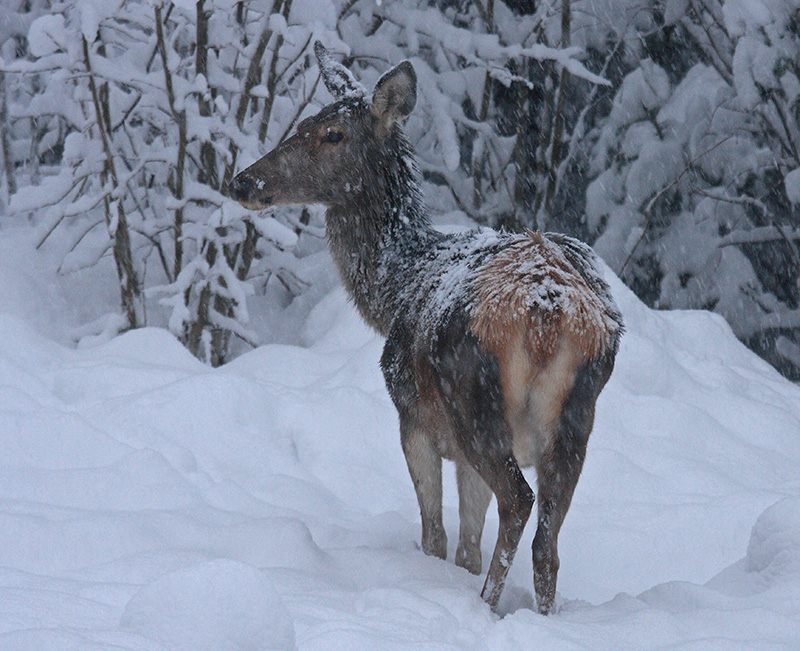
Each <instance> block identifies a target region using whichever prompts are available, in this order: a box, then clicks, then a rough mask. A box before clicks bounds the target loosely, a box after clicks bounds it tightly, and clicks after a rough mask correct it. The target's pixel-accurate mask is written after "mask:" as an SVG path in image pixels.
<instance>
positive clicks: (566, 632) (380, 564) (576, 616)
mask: <svg viewBox="0 0 800 651" xmlns="http://www.w3.org/2000/svg"><path fill="white" fill-rule="evenodd" d="M3 242H4V244H3V246H4V247H5V248H3V249H2V250H0V450H2V453H0V648H2V649H58V650H68V649H105V648H109V649H111V648H114V649H116V648H126V649H144V650H147V649H193V650H194V649H268V648H278V649H291V648H298V649H320V650H323V649H325V650H328V649H369V650H370V651H377V650H378V649H409V648H414V649H497V650H509V649H539V648H551V649H586V648H591V649H626V648H628V649H641V648H670V649H698V650H699V649H703V650H707V649H726V650H727V649H745V648H746V649H786V648H800V389H798V387H796V386H794V385H792V384H790V383H788V382H786V381H785V380H784V379H782V378H781V377H780V376H779V375H778V374H777V373H776V372H774V371H773V370H772V369H771V368H770V367H769V366H768V365H767V364H765V363H764V362H762V361H761V360H759V359H758V358H756V357H755V356H754V355H753V354H751V353H750V352H748V351H747V350H746V349H745V348H744V347H743V346H741V345H740V344H739V343H738V342H737V341H736V340H735V338H734V337H733V335H732V334H731V332H730V330H729V328H728V327H727V325H726V324H725V323H724V322H723V321H722V320H721V319H720V318H718V317H716V316H713V315H711V314H708V313H702V312H669V313H660V312H653V311H651V310H648V309H647V308H645V307H644V306H643V305H642V304H641V303H640V302H639V301H638V300H637V299H636V298H635V297H634V296H633V295H632V294H631V293H630V292H629V291H628V290H627V289H625V288H624V287H623V286H622V285H621V284H620V283H619V282H618V281H617V280H616V279H615V278H609V280H610V281H611V282H612V283H613V289H614V291H615V294H616V296H617V299H618V302H619V303H620V305H621V307H622V310H623V312H624V315H625V318H626V322H627V328H628V333H627V335H626V336H625V337H624V339H623V344H622V349H621V351H620V355H619V358H618V363H617V369H616V371H615V373H614V376H613V377H612V379H611V381H610V383H609V385H608V387H607V388H606V390H605V392H604V393H603V395H602V396H601V398H600V401H599V406H598V416H597V421H596V425H595V429H594V433H593V436H592V440H591V441H590V444H589V452H588V459H587V464H586V467H585V470H584V473H583V477H582V479H581V481H580V482H579V484H578V489H577V492H576V496H575V500H574V502H573V506H572V509H571V511H570V513H569V515H568V517H567V521H566V524H565V526H564V530H563V533H562V536H561V545H560V552H561V554H560V556H561V573H560V577H559V606H560V608H559V611H558V612H557V613H556V614H555V615H552V616H550V617H547V618H545V617H542V616H540V615H537V614H536V613H535V612H533V611H532V610H531V606H532V597H531V588H532V570H531V560H530V553H529V551H527V550H529V549H530V544H531V540H532V536H533V523H531V524H530V525H529V527H528V529H527V530H526V536H525V538H524V539H523V543H522V548H521V551H520V553H519V554H518V556H517V560H516V563H515V565H514V566H513V568H512V571H511V576H510V582H509V584H508V586H507V588H506V592H505V594H504V598H503V601H502V602H501V611H502V613H501V615H502V616H499V617H498V616H495V615H492V614H491V613H490V612H489V610H488V608H487V607H486V606H485V604H484V603H483V602H482V601H481V600H480V598H479V596H478V593H479V590H480V586H481V584H482V578H478V577H473V576H471V575H469V574H467V573H466V572H465V571H464V570H461V569H459V568H457V567H455V565H453V563H452V561H447V562H442V561H440V560H436V559H433V558H429V557H426V556H425V555H424V554H423V553H422V552H421V551H420V550H419V548H418V540H419V534H420V524H419V515H418V511H417V504H416V498H415V496H414V491H413V488H412V485H411V480H410V479H409V477H408V473H407V470H406V467H405V461H404V459H403V455H402V452H401V450H400V444H399V438H398V432H397V418H396V415H395V411H394V409H393V407H392V405H391V402H390V400H389V398H388V396H387V394H386V391H385V389H384V387H383V382H382V379H381V375H380V371H379V369H378V358H379V356H380V350H381V345H382V342H381V340H380V339H379V338H378V337H377V336H375V335H374V334H372V333H371V332H370V331H368V330H367V329H366V327H365V326H363V325H362V324H361V322H360V321H359V318H358V316H357V315H356V313H355V312H354V310H353V309H352V308H351V307H350V306H349V305H348V304H347V301H346V300H345V297H344V295H343V293H342V291H341V290H334V291H333V292H331V293H330V294H329V295H328V296H327V297H326V298H325V299H323V300H322V302H321V303H319V304H318V305H317V306H316V308H315V309H314V311H313V312H312V313H311V316H310V318H309V319H308V320H307V321H306V323H305V325H304V330H303V332H302V337H301V338H302V340H303V341H305V343H306V346H305V347H298V346H288V345H268V346H263V347H261V348H259V349H257V350H254V351H252V352H249V353H247V354H244V355H242V356H241V357H239V358H238V359H236V360H235V361H233V362H232V363H230V364H228V365H227V366H225V367H224V368H221V369H218V370H212V369H210V368H208V367H206V366H204V365H202V364H200V363H199V362H197V361H196V360H195V359H193V358H192V357H191V356H190V355H189V354H188V353H187V352H186V351H185V350H184V349H183V348H182V347H181V345H180V344H179V343H178V342H177V341H175V339H174V338H173V337H172V336H171V335H169V334H168V333H167V332H165V331H163V330H158V329H144V330H139V331H135V332H130V333H128V334H126V335H124V336H121V337H118V338H116V339H114V340H112V341H110V342H108V343H106V344H103V345H100V346H98V347H94V348H88V349H79V350H75V349H72V348H67V347H64V346H63V345H62V344H61V343H55V342H54V340H53V338H58V336H59V335H62V334H63V332H64V328H65V327H66V326H64V324H63V323H62V324H61V325H59V319H60V318H63V319H64V322H65V323H68V324H72V323H73V322H74V323H78V322H80V320H81V319H83V318H84V317H85V314H84V312H85V305H86V304H87V303H89V302H91V301H92V300H96V301H101V298H102V300H105V301H109V300H113V293H109V291H108V288H107V287H105V286H104V285H102V283H99V282H98V284H97V285H96V287H97V290H96V291H97V292H98V294H103V296H102V297H101V298H98V297H97V296H93V294H92V291H94V290H93V286H92V284H91V283H90V282H89V281H91V280H92V278H88V277H84V278H82V279H74V278H73V279H72V280H69V281H65V282H70V283H72V285H71V286H70V290H69V292H66V293H65V291H64V288H63V286H61V287H60V288H59V287H56V286H54V285H53V284H52V283H50V282H48V280H47V276H46V275H45V276H43V277H38V276H37V274H36V272H35V271H36V268H37V267H36V264H37V263H35V262H34V261H32V258H34V257H35V254H34V253H33V252H32V251H26V250H23V249H24V247H22V248H20V246H19V239H17V240H13V239H12V240H4V241H3ZM9 242H11V244H9ZM78 287H80V288H81V290H80V293H79V292H78V289H77V288H78ZM66 297H69V298H70V299H71V300H68V299H67V298H66ZM109 297H110V298H109ZM59 315H62V316H59ZM42 333H44V334H42ZM44 335H47V336H46V337H45V336H44ZM450 470H451V471H450V472H448V473H446V475H447V477H446V481H447V484H446V486H445V524H446V526H447V528H448V531H449V533H450V541H451V542H450V556H451V557H452V556H453V554H454V545H455V541H456V531H457V506H456V505H457V502H456V493H455V487H454V484H455V482H454V478H453V472H452V469H450ZM528 476H529V478H530V479H531V481H532V482H533V481H535V477H534V476H533V475H532V474H531V473H528ZM496 526H497V518H496V514H495V513H494V508H493V507H492V508H490V514H489V519H488V522H487V530H486V534H485V536H484V540H483V552H484V565H486V564H488V557H489V554H490V552H491V549H492V547H493V544H494V538H495V531H496Z"/></svg>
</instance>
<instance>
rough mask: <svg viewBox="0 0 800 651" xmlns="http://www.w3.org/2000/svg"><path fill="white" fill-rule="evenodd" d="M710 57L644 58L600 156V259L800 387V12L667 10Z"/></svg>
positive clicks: (595, 215)
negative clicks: (674, 62) (705, 312)
mask: <svg viewBox="0 0 800 651" xmlns="http://www.w3.org/2000/svg"><path fill="white" fill-rule="evenodd" d="M664 20H665V24H666V25H671V26H673V27H674V28H675V29H677V30H682V32H683V34H684V38H685V40H686V41H688V42H693V43H694V47H695V52H696V53H697V54H698V55H699V57H700V61H699V62H697V63H695V64H694V65H693V66H692V67H691V68H690V69H689V70H688V72H686V74H685V75H683V76H682V77H680V78H678V79H675V78H673V79H670V75H669V74H668V72H667V71H666V70H665V69H664V68H663V67H661V66H659V65H658V64H656V63H655V62H654V61H652V60H650V59H645V60H643V61H642V62H641V64H640V65H639V67H638V68H637V69H636V70H634V71H633V72H631V73H630V74H629V75H627V76H626V78H625V79H624V81H623V83H622V84H621V86H620V88H619V90H618V91H617V94H616V97H615V99H614V102H613V107H612V109H611V111H610V114H609V116H608V119H607V120H606V122H605V125H604V128H603V130H602V133H601V135H600V136H599V138H598V139H597V144H596V146H595V149H594V160H593V170H594V175H595V179H594V181H593V182H592V184H591V186H590V188H589V190H588V193H587V209H586V214H587V221H588V226H589V228H590V230H591V231H592V232H593V234H594V236H595V237H596V238H597V241H596V242H595V246H596V248H597V250H598V252H599V253H600V254H601V255H602V256H603V257H604V258H605V259H606V260H607V261H608V262H609V264H610V265H611V266H612V268H613V269H615V270H616V271H617V272H618V273H620V274H621V275H622V276H623V278H624V279H625V281H626V282H627V283H628V284H630V285H631V286H632V287H633V288H634V289H635V290H636V291H637V293H638V294H639V295H640V296H642V297H643V298H645V299H646V300H647V301H648V302H649V303H651V304H653V305H656V306H659V307H662V308H676V307H680V308H706V309H711V310H714V311H716V312H718V313H720V314H722V315H723V316H725V317H726V319H727V320H728V321H729V323H730V324H731V325H732V327H733V328H734V331H735V332H736V333H737V335H738V336H739V337H740V338H741V339H742V340H744V341H745V342H746V343H748V344H749V345H750V346H751V347H753V348H754V349H755V350H757V351H758V352H760V353H761V354H762V355H763V356H765V357H766V358H767V359H768V360H769V361H771V362H772V363H773V364H775V365H776V366H777V367H778V368H779V369H780V370H781V371H783V372H784V373H785V374H787V375H788V376H790V377H794V378H800V347H798V342H800V311H799V310H798V307H800V285H798V277H800V256H798V242H800V228H798V227H800V209H799V208H798V200H800V196H798V194H800V193H798V186H797V178H798V176H800V173H797V172H796V170H797V169H798V168H800V157H799V156H800V154H799V152H800V129H799V128H798V124H800V103H799V101H798V100H800V68H799V67H798V63H797V62H798V61H800V30H799V29H798V27H799V26H800V4H798V3H797V2H796V1H794V0H777V1H775V2H770V3H761V2H744V1H741V0H728V1H727V2H724V3H723V2H720V1H717V0H686V1H675V2H668V3H666V10H665V13H664Z"/></svg>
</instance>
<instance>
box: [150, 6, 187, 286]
mask: <svg viewBox="0 0 800 651" xmlns="http://www.w3.org/2000/svg"><path fill="white" fill-rule="evenodd" d="M155 21H156V42H157V46H158V51H159V54H160V55H161V66H162V68H163V69H164V82H165V85H166V88H167V101H168V102H169V110H170V113H172V117H173V119H174V120H175V122H176V123H177V125H178V155H177V160H176V162H175V175H174V176H173V177H172V183H170V189H171V190H172V195H173V196H174V197H175V199H176V200H177V202H178V207H177V208H176V209H175V225H174V234H173V236H174V238H175V258H174V260H173V272H172V277H173V278H177V277H178V274H179V273H180V272H181V269H182V268H183V199H184V196H183V175H184V169H185V167H186V145H187V135H186V109H185V108H181V109H180V110H179V109H178V108H177V104H176V98H175V89H174V87H173V85H172V72H171V71H170V69H169V65H168V59H167V46H166V43H165V42H164V26H163V23H162V19H161V7H160V6H159V5H156V6H155Z"/></svg>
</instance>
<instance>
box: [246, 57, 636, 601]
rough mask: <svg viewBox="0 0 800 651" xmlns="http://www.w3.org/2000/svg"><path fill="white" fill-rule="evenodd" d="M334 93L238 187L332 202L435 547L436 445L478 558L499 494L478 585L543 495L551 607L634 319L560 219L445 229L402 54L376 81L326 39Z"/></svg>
mask: <svg viewBox="0 0 800 651" xmlns="http://www.w3.org/2000/svg"><path fill="white" fill-rule="evenodd" d="M316 49H317V57H318V61H319V64H320V68H321V70H322V75H323V80H324V81H325V83H326V86H327V87H328V90H329V91H330V92H331V93H332V94H334V96H336V97H337V98H338V101H337V102H335V103H334V104H331V105H330V106H328V107H326V108H325V109H323V110H322V111H321V112H320V113H319V114H318V115H316V116H314V117H312V118H309V119H307V120H305V121H304V122H302V123H301V124H300V125H299V126H298V130H297V134H296V135H294V136H293V137H292V138H290V139H289V140H287V141H286V142H285V143H284V144H282V145H281V146H280V147H278V148H277V149H275V150H274V151H272V152H270V153H269V154H267V156H265V157H264V158H263V159H261V160H260V161H258V162H257V163H255V164H254V165H252V166H251V167H250V168H248V169H247V170H245V171H243V172H242V173H240V174H239V175H238V176H237V177H236V178H235V179H234V180H233V182H232V183H231V187H230V193H231V196H232V197H234V198H235V199H237V200H239V201H240V202H241V203H242V204H243V205H245V206H247V207H251V208H260V207H265V206H267V205H270V204H276V203H277V204H288V203H323V204H325V205H326V206H327V217H326V221H327V236H328V240H329V244H330V249H331V253H332V255H333V258H334V260H335V262H336V265H337V267H338V269H339V272H340V274H341V277H342V280H343V282H344V285H345V287H346V289H347V291H348V293H349V294H350V296H351V297H352V299H353V301H354V303H355V305H356V306H357V308H358V310H359V311H360V313H361V315H362V316H363V317H364V319H365V320H366V321H367V322H368V323H369V324H370V325H371V326H372V327H374V328H375V329H376V330H378V331H379V332H380V333H381V334H383V335H384V336H385V337H386V346H385V349H384V354H383V357H382V359H381V366H382V368H383V372H384V376H385V379H386V383H387V386H388V389H389V392H390V394H391V396H392V399H393V401H394V403H395V405H396V407H397V409H398V412H399V416H400V430H401V439H402V444H403V450H404V452H405V454H406V459H407V461H408V467H409V471H410V473H411V477H412V480H413V482H414V487H415V489H416V491H417V497H418V500H419V504H420V511H421V514H422V547H423V549H424V551H425V552H426V553H429V554H432V555H435V556H439V557H441V558H444V557H445V556H446V554H447V537H446V534H445V531H444V527H443V525H442V492H441V491H442V487H441V460H442V458H448V459H452V460H454V461H455V462H456V464H457V476H458V484H459V499H460V508H459V512H460V517H461V526H460V533H459V544H458V548H457V551H456V563H457V564H458V565H461V566H462V567H465V568H467V569H468V570H469V571H471V572H474V573H479V572H480V571H481V554H480V539H481V534H482V530H483V524H484V518H485V514H486V509H487V507H488V504H489V501H490V498H491V494H492V493H494V495H495V496H496V498H497V502H498V510H499V517H500V531H499V536H498V540H497V544H496V547H495V552H494V556H493V558H492V561H491V564H490V567H489V571H488V574H487V578H486V583H485V585H484V588H483V592H482V596H483V597H484V598H485V599H486V600H487V602H488V603H489V604H490V605H491V606H492V608H496V607H497V603H498V600H499V598H500V594H501V592H502V590H503V586H504V583H505V578H506V575H507V573H508V568H509V567H510V564H511V562H512V560H513V557H514V554H515V552H516V549H517V546H518V544H519V539H520V537H521V535H522V531H523V528H524V526H525V523H526V522H527V520H528V517H529V514H530V511H531V508H532V505H533V501H534V496H533V492H532V490H531V489H530V487H529V486H528V484H527V482H526V480H525V478H524V477H523V475H522V473H521V471H520V466H521V465H522V466H528V465H533V466H535V467H536V470H537V478H538V491H539V509H538V528H537V532H536V536H535V539H534V543H533V560H534V583H535V589H536V596H537V602H538V607H539V610H540V612H542V613H547V612H549V611H550V610H551V608H552V606H553V602H554V598H555V586H556V575H557V572H558V552H557V540H558V532H559V530H560V528H561V524H562V522H563V519H564V516H565V514H566V512H567V509H568V508H569V504H570V501H571V498H572V494H573V491H574V488H575V484H576V483H577V480H578V476H579V474H580V471H581V468H582V464H583V458H584V454H585V449H586V442H587V440H588V437H589V434H590V432H591V429H592V423H593V418H594V406H595V402H596V400H597V396H598V395H599V393H600V391H601V390H602V388H603V386H604V385H605V383H606V381H607V380H608V378H609V376H610V374H611V371H612V369H613V365H614V357H615V355H616V352H617V348H618V344H619V338H620V335H621V333H622V320H621V316H620V313H619V311H618V309H617V308H616V306H615V304H614V301H613V299H612V298H611V296H610V293H609V289H608V286H607V285H606V283H605V282H604V280H603V279H602V278H601V276H600V274H599V273H598V271H597V266H596V259H595V257H594V254H593V252H592V251H591V249H590V248H589V247H587V246H586V245H584V244H582V243H580V242H578V241H577V240H574V239H571V238H568V237H566V236H564V235H558V234H552V233H545V234H541V233H533V232H527V233H524V234H509V233H498V232H495V231H491V230H476V231H471V232H466V233H460V234H455V235H443V234H441V233H439V232H437V231H435V230H434V229H433V228H432V227H431V225H430V222H429V218H428V214H427V211H426V208H425V206H424V204H423V201H422V196H421V192H420V189H419V185H418V182H417V171H416V169H415V163H414V157H413V155H412V152H411V151H410V149H409V146H408V144H407V143H406V141H405V139H404V138H403V136H402V134H401V132H400V130H399V127H398V126H397V123H398V121H399V120H401V119H403V118H405V117H407V116H408V114H409V113H410V112H411V111H412V110H413V108H414V105H415V103H416V77H415V74H414V70H413V68H412V66H411V64H410V63H408V62H403V63H401V64H400V65H398V66H397V67H395V68H393V69H392V70H390V71H389V72H388V73H386V74H385V75H384V76H383V77H382V78H381V79H380V80H379V81H378V83H377V85H376V87H375V91H374V94H373V97H372V98H366V97H365V95H364V91H363V89H362V88H361V87H360V86H359V85H358V84H357V82H355V80H354V79H353V77H352V75H351V74H350V72H349V71H348V70H346V69H345V68H343V67H342V66H341V65H339V64H337V63H335V62H334V61H333V60H332V59H331V58H330V56H329V55H328V54H327V52H326V51H325V50H324V48H322V47H321V46H318V47H317V48H316Z"/></svg>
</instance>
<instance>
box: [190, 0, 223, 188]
mask: <svg viewBox="0 0 800 651" xmlns="http://www.w3.org/2000/svg"><path fill="white" fill-rule="evenodd" d="M204 5H205V0H197V44H196V49H195V55H194V57H195V59H194V60H195V63H194V69H195V74H197V75H198V76H199V75H203V77H205V79H206V83H208V20H209V18H210V17H211V11H209V10H206V9H205V6H204ZM197 109H198V112H199V113H200V117H202V118H209V117H211V102H209V101H208V100H207V99H206V98H205V97H203V96H202V95H201V96H200V97H198V99H197ZM198 180H199V181H200V183H205V184H206V185H209V186H211V187H212V188H216V187H218V186H217V184H218V183H219V180H218V179H217V155H216V152H215V151H214V146H213V145H212V144H211V143H210V142H209V141H207V140H206V141H203V142H202V143H201V145H200V170H199V173H198Z"/></svg>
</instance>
